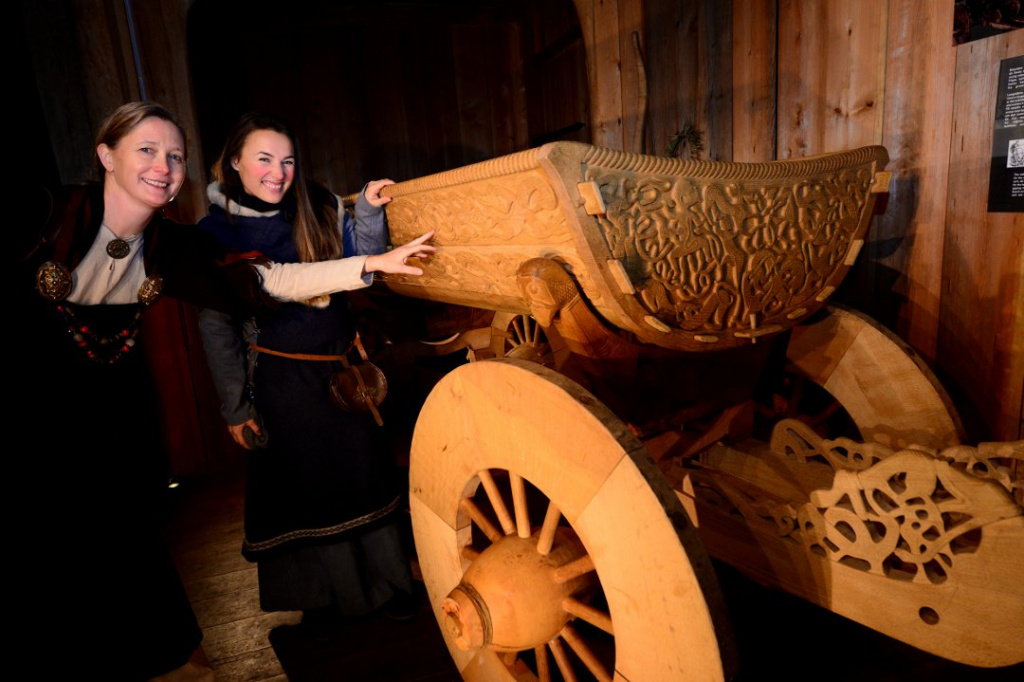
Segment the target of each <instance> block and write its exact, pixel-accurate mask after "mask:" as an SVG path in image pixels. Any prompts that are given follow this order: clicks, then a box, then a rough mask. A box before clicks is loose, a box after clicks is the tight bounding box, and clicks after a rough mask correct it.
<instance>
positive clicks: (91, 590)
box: [8, 187, 202, 682]
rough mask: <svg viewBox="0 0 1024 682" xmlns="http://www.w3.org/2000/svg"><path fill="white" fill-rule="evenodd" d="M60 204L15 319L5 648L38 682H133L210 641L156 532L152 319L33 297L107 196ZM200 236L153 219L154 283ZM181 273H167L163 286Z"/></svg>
mask: <svg viewBox="0 0 1024 682" xmlns="http://www.w3.org/2000/svg"><path fill="white" fill-rule="evenodd" d="M53 196H54V197H55V199H56V203H55V206H56V211H55V214H54V217H53V219H52V221H51V224H50V225H49V227H48V228H47V231H48V232H49V233H48V234H45V235H44V237H45V238H44V239H43V240H42V241H41V242H39V245H38V248H37V249H36V250H35V251H34V252H33V253H32V254H30V256H29V257H27V258H25V259H24V261H23V270H22V271H21V273H22V275H21V281H20V283H19V292H18V297H17V311H18V314H17V315H16V317H15V320H16V328H17V334H16V337H15V338H16V346H15V347H16V349H17V350H16V356H15V357H16V360H15V361H14V362H13V363H12V364H13V365H16V366H17V370H18V371H17V372H16V373H15V375H14V376H15V382H14V386H15V391H14V396H15V407H14V410H15V414H14V420H13V421H12V425H13V427H14V430H15V432H14V433H11V434H10V435H11V437H12V441H13V442H20V443H21V444H22V445H21V446H20V447H17V448H16V449H15V450H14V457H13V458H12V459H13V460H14V462H13V465H12V467H11V470H9V474H10V477H9V478H8V482H9V483H10V484H11V487H10V488H9V490H8V494H9V495H10V494H14V495H16V496H17V498H18V499H19V500H20V501H21V502H20V503H19V511H20V512H21V513H20V514H17V515H15V516H14V517H12V518H14V519H15V523H14V532H13V533H12V534H11V535H9V536H8V539H9V541H11V542H12V545H11V546H12V547H14V548H17V554H16V555H15V556H14V558H13V561H12V559H10V558H9V559H8V562H9V563H13V564H14V567H15V574H16V576H17V577H16V579H15V583H14V584H15V585H16V586H17V594H15V595H14V598H15V603H16V604H17V605H18V607H19V608H17V609H16V615H17V617H16V618H15V619H14V620H13V621H11V622H10V623H9V625H11V626H13V627H14V628H16V629H17V632H18V634H17V636H16V638H15V645H14V646H13V647H12V650H15V651H17V656H18V659H19V660H21V661H22V662H23V663H24V664H25V665H29V666H32V667H33V670H32V676H33V677H35V678H36V679H78V678H79V677H81V676H85V677H93V676H94V677H96V678H97V679H104V680H112V681H118V680H123V681H124V682H139V681H142V680H146V679H149V678H151V677H154V676H156V675H160V674H162V673H165V672H168V671H170V670H173V669H175V668H177V667H179V666H181V665H183V664H184V663H185V662H186V661H187V660H188V658H189V656H190V654H191V653H192V652H193V651H194V650H195V649H196V647H197V646H198V645H199V644H200V642H201V641H202V630H201V629H200V627H199V625H198V623H197V621H196V617H195V615H194V613H193V611H192V608H191V605H190V603H189V600H188V597H187V595H186V593H185V590H184V588H183V587H182V584H181V580H180V579H179V576H178V573H177V570H176V568H175V565H174V562H173V560H172V557H171V555H170V553H169V551H168V549H167V548H166V546H165V544H164V541H163V538H162V535H161V525H162V522H163V517H164V513H165V508H166V503H167V498H166V496H167V494H168V493H167V481H168V461H167V458H166V456H165V453H164V451H163V448H162V441H161V437H160V425H159V412H158V403H157V393H156V389H155V385H154V382H153V378H152V375H151V374H150V372H149V370H148V367H147V363H146V360H145V358H144V356H143V353H142V350H143V349H142V348H141V347H140V346H141V341H142V339H143V338H144V333H145V332H144V330H142V327H143V326H144V325H145V321H146V317H147V316H146V311H147V306H145V305H144V304H142V303H131V304H123V305H77V304H73V303H68V302H67V301H66V300H57V301H53V300H47V298H44V297H43V296H41V295H40V293H39V291H37V287H36V272H37V267H38V265H39V264H40V263H42V262H46V261H49V262H59V263H61V264H63V265H65V266H66V267H67V268H68V271H72V270H73V269H74V267H75V265H76V264H77V263H78V262H79V261H80V260H81V258H82V257H83V256H84V253H85V251H87V250H88V248H89V246H91V244H92V242H93V240H94V239H95V236H96V234H97V232H98V229H99V223H100V220H101V217H102V215H103V205H102V189H101V188H99V187H95V188H92V189H91V190H88V191H87V190H84V189H81V188H76V189H74V190H73V191H70V192H67V193H57V194H54V195H53ZM50 228H52V229H50ZM179 228H180V229H181V230H182V231H181V232H177V233H175V234H171V232H172V231H177V230H179ZM165 231H166V232H165ZM191 231H194V227H192V228H191V229H186V228H184V227H181V226H177V225H173V224H171V223H169V222H166V221H163V220H161V219H159V218H158V219H156V220H154V221H153V222H152V223H151V224H150V225H149V227H147V230H146V233H145V235H146V236H145V245H144V249H145V252H146V270H147V273H150V272H153V271H155V270H157V269H159V267H160V264H164V265H169V264H171V263H180V264H181V265H183V266H185V267H186V268H187V267H188V266H187V264H186V263H185V261H184V260H179V258H180V257H181V256H182V254H184V253H185V252H187V251H189V250H191V249H192V248H193V247H194V246H195V243H194V242H193V243H192V245H191V246H188V247H186V248H185V249H184V250H181V249H179V248H178V247H180V246H181V245H182V244H184V243H185V242H192V237H193V236H195V234H198V233H194V234H191V236H190V233H191ZM175 267H177V266H174V267H170V266H169V267H167V268H165V270H166V272H165V274H166V276H167V278H166V279H167V282H166V284H168V285H169V284H170V283H171V280H173V279H175V276H174V275H173V274H172V273H173V272H174V268H175ZM189 286H191V285H189ZM167 288H168V289H169V290H173V289H174V287H173V286H169V287H167ZM187 288H188V287H186V289H187ZM165 303H166V301H165ZM15 436H17V438H15ZM8 556H9V557H10V556H11V555H10V554H8Z"/></svg>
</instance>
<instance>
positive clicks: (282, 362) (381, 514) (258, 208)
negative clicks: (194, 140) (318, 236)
mask: <svg viewBox="0 0 1024 682" xmlns="http://www.w3.org/2000/svg"><path fill="white" fill-rule="evenodd" d="M210 196H211V200H212V201H213V204H212V205H211V207H210V211H209V214H208V215H207V216H206V217H205V218H203V219H202V220H201V221H200V223H199V227H200V228H201V229H203V230H208V231H209V232H211V233H212V234H214V235H215V236H216V237H217V238H218V239H219V240H220V241H221V243H222V244H224V245H225V246H226V247H227V248H228V249H229V250H230V251H232V252H235V253H236V254H244V255H246V256H252V255H254V254H259V255H261V256H264V257H266V258H269V259H270V260H271V261H274V262H277V263H294V262H298V260H299V258H298V254H297V252H296V249H295V246H294V243H293V239H292V226H291V222H290V213H291V207H290V205H289V204H287V203H284V204H279V205H273V204H265V203H264V202H261V201H260V200H258V199H256V198H254V197H250V196H248V195H245V196H243V197H239V198H238V200H239V201H238V202H235V201H231V202H229V201H227V200H226V199H225V198H224V197H223V194H222V193H220V192H219V190H218V188H217V187H216V186H211V191H210ZM367 214H370V215H367ZM357 216H359V217H361V218H362V219H361V220H360V221H358V224H357V221H356V220H353V219H352V218H351V217H349V216H347V215H346V214H344V213H343V224H342V229H343V234H344V236H345V240H344V241H345V252H346V255H356V254H366V253H374V252H381V251H383V249H384V245H385V243H386V242H385V232H384V230H385V228H384V216H383V211H382V210H381V209H373V207H370V206H369V204H367V203H365V200H364V201H363V203H362V205H360V206H357ZM202 321H203V324H202V327H203V336H204V345H205V346H206V348H207V357H208V359H209V361H210V367H211V372H212V375H213V377H214V382H215V384H216V385H217V387H218V391H219V393H220V395H221V398H222V400H223V401H224V408H223V412H224V416H225V418H226V419H227V420H228V422H229V423H235V424H237V423H242V422H244V421H245V418H246V417H247V416H248V415H249V414H250V410H254V413H255V414H256V415H258V416H259V418H260V419H261V420H262V424H263V429H264V432H265V433H266V436H267V443H266V446H265V447H261V448H256V449H254V450H251V451H250V452H249V453H248V454H247V469H246V488H245V491H246V492H245V494H246V498H245V539H244V543H243V547H242V552H243V554H244V555H245V556H246V558H248V559H249V560H251V561H255V562H256V563H257V566H258V574H259V588H260V605H261V608H263V609H264V610H266V611H291V610H302V611H309V610H313V609H319V608H323V607H328V606H331V605H332V604H333V605H336V606H337V608H338V610H339V611H340V612H341V613H342V614H344V615H353V616H355V615H363V614H365V613H369V612H371V611H373V610H375V609H377V608H379V607H380V606H381V605H383V604H384V603H385V602H387V601H388V599H390V598H391V597H392V596H394V595H395V594H396V593H399V592H404V593H410V592H412V578H411V571H410V566H409V561H408V557H407V552H406V551H405V544H404V542H405V540H404V537H403V534H402V529H401V526H400V521H401V520H402V519H403V515H404V514H405V504H404V495H403V491H404V486H403V485H402V484H401V477H400V476H399V471H398V468H397V466H396V463H395V460H394V456H393V454H392V453H391V450H390V448H389V445H388V443H387V440H386V438H385V436H386V433H385V432H384V431H383V430H382V429H381V427H379V426H377V424H376V423H375V422H374V421H373V418H372V416H370V415H369V414H368V413H353V412H344V411H342V410H340V409H339V408H338V407H337V406H336V405H335V404H334V403H333V401H332V400H331V397H330V393H329V382H330V377H331V375H332V374H333V373H334V372H336V371H337V370H338V369H340V368H341V363H340V362H339V361H337V360H330V361H322V360H309V359H295V358H291V357H284V356H281V355H277V354H276V353H288V354H304V355H316V356H325V355H327V356H330V355H340V354H343V353H344V352H345V351H346V350H347V349H348V348H349V347H350V345H351V343H352V341H353V338H354V335H355V320H354V319H353V316H352V313H351V310H350V308H349V304H348V300H347V298H346V296H345V294H344V293H337V294H333V295H332V296H331V297H330V301H329V303H328V304H326V305H324V306H323V307H319V306H314V305H308V304H306V303H282V304H280V305H278V306H275V307H274V308H273V309H268V310H266V311H264V312H262V313H260V314H258V315H257V316H255V317H254V318H252V319H250V320H238V319H235V320H231V321H230V323H231V324H232V326H231V327H230V328H229V329H228V331H229V332H230V333H229V334H227V333H225V328H226V325H227V324H228V322H229V321H227V320H224V319H223V318H220V319H217V318H213V319H211V318H210V317H209V316H208V315H206V314H205V313H204V315H203V317H202ZM243 327H244V329H243ZM232 340H233V342H234V349H232V348H231V347H227V346H229V342H231V341H232ZM254 346H255V347H257V348H259V349H266V350H253V347H254ZM270 351H273V352H270ZM241 383H244V386H240V385H239V384H241Z"/></svg>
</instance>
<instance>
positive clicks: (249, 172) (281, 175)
mask: <svg viewBox="0 0 1024 682" xmlns="http://www.w3.org/2000/svg"><path fill="white" fill-rule="evenodd" d="M231 167H232V168H234V169H235V170H236V171H238V176H239V177H240V178H241V180H242V187H244V188H245V191H246V193H247V194H251V195H252V196H254V197H256V198H257V199H262V200H263V201H266V202H268V203H271V204H277V203H280V201H281V200H282V199H284V195H285V193H286V192H287V191H288V189H289V188H290V187H291V186H292V182H294V180H295V149H294V148H293V147H292V143H291V140H289V139H288V136H287V135H283V134H281V133H279V132H276V131H274V130H254V131H253V132H251V133H249V136H248V137H247V138H245V144H243V145H242V151H241V153H240V154H239V155H238V157H237V158H235V159H234V160H232V162H231Z"/></svg>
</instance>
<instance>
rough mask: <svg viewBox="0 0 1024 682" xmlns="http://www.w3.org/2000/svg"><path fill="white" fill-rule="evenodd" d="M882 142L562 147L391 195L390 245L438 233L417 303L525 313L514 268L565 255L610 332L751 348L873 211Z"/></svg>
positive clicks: (813, 303) (824, 296)
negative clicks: (810, 153) (684, 150)
mask: <svg viewBox="0 0 1024 682" xmlns="http://www.w3.org/2000/svg"><path fill="white" fill-rule="evenodd" d="M887 160H888V157H887V154H886V152H885V149H884V148H882V147H865V148H862V149H859V150H854V151H850V152H841V153H835V154H828V155H822V156H817V157H808V158H805V159H799V160H795V161H776V162H770V163H752V164H735V163H723V162H708V161H679V160H675V159H664V158H660V157H651V156H643V155H637V154H624V153H621V152H614V151H611V150H605V149H600V148H597V147H592V146H590V145H586V144H581V143H569V142H560V143H552V144H548V145H545V146H543V147H539V148H537V149H534V150H529V151H526V152H520V153H518V154H513V155H510V156H507V157H502V158H500V159H495V160H493V161H487V162H484V163H480V164H475V165H473V166H467V167H465V168H461V169H457V170H455V171H450V172H446V173H439V174H436V175H432V176H427V177H424V178H419V179H417V180H413V181H410V182H405V183H399V184H397V185H394V186H392V187H389V188H388V189H387V190H385V194H387V195H388V196H390V197H392V199H393V200H392V202H391V203H390V204H389V205H388V209H387V210H388V220H389V225H390V228H391V232H392V239H393V241H395V243H401V242H404V241H407V240H409V239H412V238H414V237H415V236H418V235H419V234H422V233H424V232H426V231H427V230H434V231H435V232H436V236H435V240H434V242H435V244H437V245H438V246H439V247H440V248H439V250H438V253H437V254H436V257H435V258H432V259H431V261H430V262H427V263H425V264H424V270H425V275H424V276H423V277H421V278H409V277H402V276H385V277H383V279H384V281H385V282H386V283H387V285H388V286H389V288H391V289H392V290H394V291H396V292H398V293H401V294H404V295H407V296H413V297H417V298H431V299H433V300H441V301H446V302H449V303H456V304H463V305H471V306H476V307H484V308H489V309H492V310H505V311H510V312H522V313H526V312H529V311H530V307H529V302H528V301H527V300H525V298H524V297H523V294H522V292H521V291H520V289H519V287H518V285H517V283H516V280H515V274H516V271H517V269H518V267H519V265H521V264H522V263H524V262H526V261H528V260H530V259H532V258H548V259H552V260H555V261H556V262H558V263H559V264H561V265H562V266H563V267H564V268H565V269H566V270H567V272H569V273H570V274H571V275H572V277H573V278H574V279H575V280H576V282H577V283H578V285H579V287H580V289H581V291H582V292H583V294H584V296H585V297H586V299H587V301H588V302H589V303H590V305H592V306H593V308H594V309H595V310H596V311H597V312H598V314H599V315H600V316H601V317H602V318H603V319H604V320H605V321H606V322H607V323H608V324H610V325H611V326H612V327H616V328H618V329H619V330H621V331H623V332H627V333H629V334H632V335H633V336H635V337H636V338H638V339H639V340H640V341H643V342H645V343H651V344H654V345H656V346H660V347H664V348H670V349H677V350H698V351H700V350H710V349H718V348H728V347H733V346H736V345H740V344H744V343H749V342H750V340H751V339H754V338H757V337H758V336H762V335H766V334H772V333H776V332H779V331H782V330H783V329H786V328H789V327H791V326H793V325H795V324H796V323H798V322H799V321H800V320H802V319H805V318H806V317H807V316H808V315H810V314H811V313H813V312H814V311H815V310H817V309H818V308H820V307H821V306H822V305H824V303H825V302H826V301H827V300H828V298H829V296H831V294H832V292H833V291H834V290H835V288H836V287H837V286H838V284H839V282H840V281H841V280H842V278H843V276H845V274H846V272H847V271H848V270H849V267H850V266H851V265H852V263H853V261H854V259H855V258H856V256H857V253H858V252H859V250H860V247H861V245H862V244H863V239H864V233H865V232H866V231H867V228H868V226H869V224H870V221H871V217H872V215H873V213H874V203H875V192H876V191H877V188H878V187H879V185H880V184H881V186H882V188H883V190H884V178H885V174H884V173H883V174H882V176H881V177H882V178H883V182H882V183H879V182H877V179H876V174H878V172H879V170H880V169H881V168H882V167H884V165H885V163H886V162H887Z"/></svg>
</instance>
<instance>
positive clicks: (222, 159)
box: [211, 112, 342, 263]
mask: <svg viewBox="0 0 1024 682" xmlns="http://www.w3.org/2000/svg"><path fill="white" fill-rule="evenodd" d="M257 130H272V131H274V132H275V133H280V134H282V135H284V136H286V137H287V138H288V139H289V140H290V141H291V143H292V149H293V150H294V152H295V179H294V181H293V182H292V186H291V187H290V188H289V189H288V193H289V194H292V195H293V196H294V197H295V216H294V218H293V219H292V239H293V241H294V242H295V249H296V251H298V253H299V260H300V261H303V262H307V263H308V262H314V261H321V260H331V259H333V258H339V257H340V256H342V242H341V233H340V231H339V230H338V210H340V207H339V208H335V207H334V206H333V205H332V202H331V201H330V199H329V197H330V196H331V195H330V193H329V192H327V191H325V190H323V189H322V188H319V187H316V186H314V187H312V188H311V187H308V186H307V184H306V180H305V178H304V174H303V172H302V158H301V156H300V154H299V145H298V142H297V141H296V139H295V134H294V133H293V132H292V129H291V128H290V127H289V126H288V124H286V123H285V122H284V121H282V120H280V119H278V118H275V117H273V116H270V115H269V114H264V113H260V112H250V113H247V114H244V115H243V116H242V117H241V118H240V119H239V120H238V122H237V123H236V124H235V126H234V127H233V128H232V129H231V132H230V133H228V139H227V141H226V142H225V143H224V148H223V149H222V150H221V152H220V156H218V157H217V160H216V161H215V162H214V164H213V168H212V169H211V175H212V176H213V179H214V180H216V181H217V182H218V183H220V185H221V189H222V190H223V191H224V196H225V197H227V198H228V199H232V200H235V201H237V200H238V198H239V197H241V196H242V195H243V194H244V193H245V188H244V187H243V186H242V178H241V176H240V175H239V174H238V171H236V170H235V169H234V168H232V166H231V164H232V162H233V161H235V160H236V159H237V158H238V157H239V155H240V154H241V153H242V147H243V146H244V145H245V140H246V139H247V138H248V137H249V135H250V134H252V133H254V132H256V131H257ZM314 193H315V195H316V196H317V199H318V200H317V202H316V204H317V205H316V208H315V209H314V206H313V201H312V200H311V198H310V195H311V194H314ZM321 198H322V199H323V200H320V199H321Z"/></svg>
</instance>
